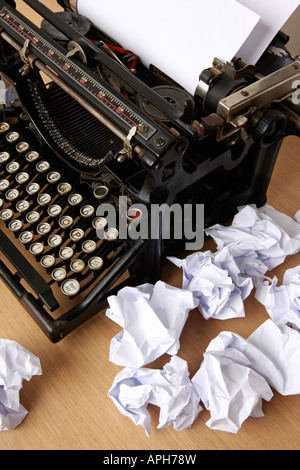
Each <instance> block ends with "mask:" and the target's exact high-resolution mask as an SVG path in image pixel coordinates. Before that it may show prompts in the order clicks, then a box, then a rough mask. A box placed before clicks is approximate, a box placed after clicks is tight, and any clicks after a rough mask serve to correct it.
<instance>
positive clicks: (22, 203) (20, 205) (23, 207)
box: [16, 200, 30, 213]
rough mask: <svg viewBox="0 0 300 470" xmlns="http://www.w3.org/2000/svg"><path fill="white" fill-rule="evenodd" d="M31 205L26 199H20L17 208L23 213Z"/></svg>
mask: <svg viewBox="0 0 300 470" xmlns="http://www.w3.org/2000/svg"><path fill="white" fill-rule="evenodd" d="M29 206H30V204H29V202H28V201H25V200H23V201H18V202H17V204H16V210H17V211H18V212H21V213H22V212H26V211H27V209H28V208H29Z"/></svg>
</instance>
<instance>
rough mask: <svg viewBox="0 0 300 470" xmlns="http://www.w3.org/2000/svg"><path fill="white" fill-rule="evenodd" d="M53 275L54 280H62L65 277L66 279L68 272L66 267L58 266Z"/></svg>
mask: <svg viewBox="0 0 300 470" xmlns="http://www.w3.org/2000/svg"><path fill="white" fill-rule="evenodd" d="M51 275H52V279H54V281H56V282H61V281H63V280H64V279H66V277H67V272H66V270H65V269H64V268H56V269H54V271H53V272H52V274H51Z"/></svg>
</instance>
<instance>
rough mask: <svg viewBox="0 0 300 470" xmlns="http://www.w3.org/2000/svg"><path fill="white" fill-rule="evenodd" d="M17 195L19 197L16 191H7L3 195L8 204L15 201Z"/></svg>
mask: <svg viewBox="0 0 300 470" xmlns="http://www.w3.org/2000/svg"><path fill="white" fill-rule="evenodd" d="M19 195H20V193H19V191H18V190H17V189H9V190H8V191H6V193H5V197H6V199H7V200H8V201H9V202H12V201H15V200H16V199H18V197H19Z"/></svg>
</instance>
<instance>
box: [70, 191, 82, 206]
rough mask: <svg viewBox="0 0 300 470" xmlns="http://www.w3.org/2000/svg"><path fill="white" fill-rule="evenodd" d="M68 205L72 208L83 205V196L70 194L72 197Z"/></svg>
mask: <svg viewBox="0 0 300 470" xmlns="http://www.w3.org/2000/svg"><path fill="white" fill-rule="evenodd" d="M68 203H69V204H70V206H73V207H75V206H79V204H81V203H82V196H81V194H77V193H73V194H70V196H69V197H68Z"/></svg>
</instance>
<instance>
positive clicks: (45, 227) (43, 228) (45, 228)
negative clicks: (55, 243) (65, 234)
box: [36, 222, 51, 235]
mask: <svg viewBox="0 0 300 470" xmlns="http://www.w3.org/2000/svg"><path fill="white" fill-rule="evenodd" d="M36 230H37V233H39V234H40V235H48V233H50V232H51V225H50V224H48V222H41V223H40V224H39V225H38V226H37V228H36Z"/></svg>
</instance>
